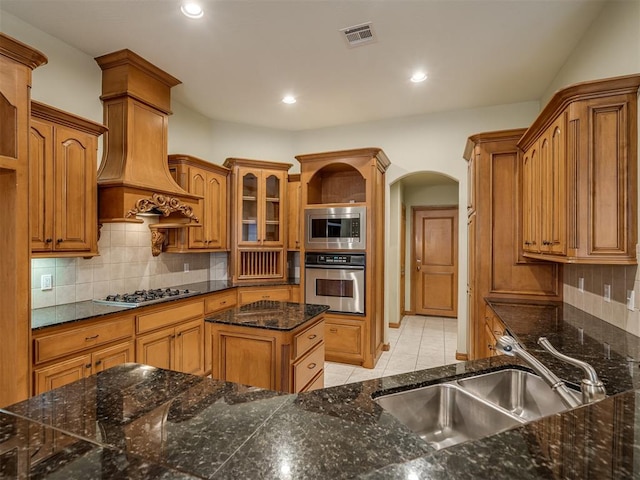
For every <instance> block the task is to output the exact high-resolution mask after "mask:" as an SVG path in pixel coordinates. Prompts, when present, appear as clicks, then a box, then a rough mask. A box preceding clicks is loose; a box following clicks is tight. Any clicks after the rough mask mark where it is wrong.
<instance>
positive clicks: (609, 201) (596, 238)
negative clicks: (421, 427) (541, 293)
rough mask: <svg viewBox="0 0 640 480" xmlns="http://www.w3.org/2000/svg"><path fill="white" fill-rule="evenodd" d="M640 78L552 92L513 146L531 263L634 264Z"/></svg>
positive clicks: (525, 246)
mask: <svg viewBox="0 0 640 480" xmlns="http://www.w3.org/2000/svg"><path fill="white" fill-rule="evenodd" d="M639 87H640V75H629V76H625V77H616V78H611V79H604V80H597V81H592V82H585V83H581V84H577V85H572V86H570V87H567V88H565V89H563V90H560V91H559V92H558V93H556V94H555V95H554V96H553V97H552V99H551V100H550V101H549V103H548V104H547V106H546V107H545V108H544V110H543V111H542V112H541V114H540V116H539V117H538V118H537V119H536V120H535V121H534V123H533V124H532V126H531V127H530V128H529V129H528V130H527V131H526V133H525V134H524V135H523V136H522V138H521V139H520V140H519V142H518V147H519V148H520V149H521V150H522V151H523V152H524V153H523V157H522V159H523V160H522V161H523V173H522V182H523V187H522V189H523V191H522V195H523V211H522V243H523V251H524V255H525V256H527V257H529V258H537V259H544V260H551V261H555V262H561V263H592V264H636V263H637V259H636V243H637V216H638V213H637V168H638V167H637V161H636V159H637V111H638V109H637V94H638V88H639Z"/></svg>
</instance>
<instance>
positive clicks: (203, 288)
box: [31, 278, 300, 330]
mask: <svg viewBox="0 0 640 480" xmlns="http://www.w3.org/2000/svg"><path fill="white" fill-rule="evenodd" d="M299 284H300V279H299V278H291V279H288V280H286V281H283V282H276V283H274V282H271V283H268V284H266V283H264V282H259V283H251V284H242V285H234V284H233V283H231V282H229V281H226V280H218V281H215V280H211V281H206V282H196V283H188V284H185V285H170V288H172V289H179V290H191V291H192V292H198V293H194V294H193V295H191V296H190V297H187V298H196V297H198V296H199V295H208V294H210V293H215V292H221V291H224V290H228V289H230V288H237V287H239V286H242V287H259V286H266V285H270V286H277V285H299ZM184 299H185V297H180V298H174V297H167V298H166V299H164V301H162V302H157V303H154V304H153V305H148V306H157V305H160V304H163V303H168V302H176V301H180V300H184ZM137 308H145V306H141V307H123V306H113V305H108V304H102V303H95V302H93V301H91V300H86V301H83V302H75V303H67V304H64V305H56V306H53V307H44V308H36V309H33V310H31V329H32V330H39V329H41V328H46V327H51V326H54V325H61V324H63V323H70V322H78V321H82V320H87V319H89V318H95V317H101V316H104V315H110V314H112V313H120V312H126V311H127V310H135V309H137Z"/></svg>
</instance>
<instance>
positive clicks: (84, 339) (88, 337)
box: [34, 317, 133, 363]
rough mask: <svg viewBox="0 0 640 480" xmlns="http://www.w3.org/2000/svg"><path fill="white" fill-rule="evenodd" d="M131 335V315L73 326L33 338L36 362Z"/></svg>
mask: <svg viewBox="0 0 640 480" xmlns="http://www.w3.org/2000/svg"><path fill="white" fill-rule="evenodd" d="M131 336H133V317H127V318H123V319H120V320H115V321H112V322H105V323H96V324H94V325H91V326H88V327H83V328H74V329H73V330H70V331H66V332H60V333H55V334H53V335H47V336H43V337H39V338H36V339H34V348H35V361H36V363H42V362H46V361H48V360H51V359H54V358H58V357H63V356H65V355H68V354H70V353H74V352H79V351H82V350H85V349H87V348H92V347H95V346H97V345H102V344H105V343H108V342H112V341H114V340H120V339H123V338H129V337H131Z"/></svg>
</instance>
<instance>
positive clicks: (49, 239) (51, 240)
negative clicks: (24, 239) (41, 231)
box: [44, 238, 53, 243]
mask: <svg viewBox="0 0 640 480" xmlns="http://www.w3.org/2000/svg"><path fill="white" fill-rule="evenodd" d="M51 242H53V238H47V239H45V241H44V243H51Z"/></svg>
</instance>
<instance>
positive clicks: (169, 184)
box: [95, 49, 202, 228]
mask: <svg viewBox="0 0 640 480" xmlns="http://www.w3.org/2000/svg"><path fill="white" fill-rule="evenodd" d="M95 60H96V62H97V63H98V65H99V66H100V68H101V69H102V95H101V97H100V99H101V100H102V102H103V106H104V123H105V124H106V125H107V127H108V128H109V131H108V132H107V133H106V134H105V148H104V155H103V159H102V163H101V164H100V169H99V170H98V217H99V222H100V223H107V222H134V223H142V220H140V219H137V218H136V214H138V213H148V212H155V213H160V214H161V215H162V216H163V217H170V218H171V220H170V221H174V222H175V221H176V220H177V221H178V223H180V222H182V223H189V222H196V223H197V222H198V219H197V217H196V216H195V214H196V212H198V211H199V200H200V199H202V197H200V196H198V195H193V194H190V193H188V192H186V191H185V190H183V189H182V188H181V187H180V186H179V185H178V184H177V183H176V182H175V181H174V180H173V178H172V177H171V174H170V173H169V166H168V164H167V135H168V123H169V115H171V110H170V107H171V87H174V86H176V85H178V84H180V83H181V82H180V80H178V79H176V78H174V77H172V76H171V75H169V74H168V73H166V72H164V71H162V70H160V69H159V68H158V67H156V66H155V65H153V64H151V63H149V62H148V61H147V60H145V59H144V58H142V57H140V56H139V55H137V54H135V53H134V52H132V51H130V50H126V49H125V50H119V51H117V52H113V53H109V54H107V55H102V56H100V57H97V58H96V59H95ZM161 220H162V217H161ZM165 223H166V222H165ZM182 226H184V225H182ZM167 227H170V225H169V224H166V225H165V228H167Z"/></svg>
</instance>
